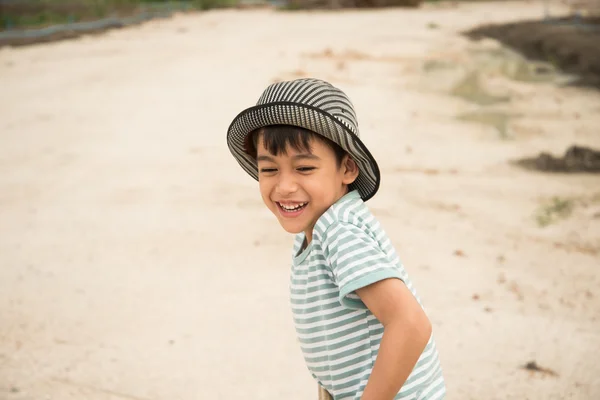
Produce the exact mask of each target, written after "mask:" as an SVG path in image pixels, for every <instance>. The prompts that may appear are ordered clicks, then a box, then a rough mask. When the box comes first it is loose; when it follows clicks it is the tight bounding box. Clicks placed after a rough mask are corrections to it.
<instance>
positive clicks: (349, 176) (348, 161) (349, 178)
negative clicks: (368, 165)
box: [342, 154, 358, 185]
mask: <svg viewBox="0 0 600 400" xmlns="http://www.w3.org/2000/svg"><path fill="white" fill-rule="evenodd" d="M342 172H343V173H344V177H343V178H342V182H343V183H344V184H346V185H349V184H351V183H353V182H354V181H355V180H356V178H357V177H358V165H356V162H355V161H354V160H353V159H352V157H350V155H349V154H346V155H345V156H344V158H343V159H342Z"/></svg>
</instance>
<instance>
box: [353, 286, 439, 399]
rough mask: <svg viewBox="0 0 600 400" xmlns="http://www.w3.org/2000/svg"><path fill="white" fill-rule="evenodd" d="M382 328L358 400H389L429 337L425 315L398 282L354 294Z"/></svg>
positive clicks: (410, 294) (367, 287)
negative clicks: (363, 387) (362, 390)
mask: <svg viewBox="0 0 600 400" xmlns="http://www.w3.org/2000/svg"><path fill="white" fill-rule="evenodd" d="M356 294H358V296H359V297H360V298H361V300H362V302H363V303H364V304H365V305H366V306H367V307H368V308H369V310H370V311H371V312H372V313H373V315H374V316H375V317H376V318H377V319H378V320H379V322H381V324H382V325H383V327H384V331H383V337H382V338H381V344H380V346H379V353H378V355H377V359H376V360H375V365H374V367H373V371H372V373H371V376H370V377H369V381H368V382H367V386H366V387H365V390H364V392H363V395H362V398H361V399H362V400H392V399H393V398H394V397H395V396H396V395H397V394H398V392H399V391H400V388H401V387H402V385H404V382H406V379H408V376H409V375H410V373H411V372H412V370H413V368H414V366H415V364H416V363H417V361H418V360H419V357H420V355H421V353H422V352H423V349H425V346H426V345H427V342H428V341H429V338H430V336H431V323H430V322H429V319H428V318H427V315H425V312H424V311H423V309H422V308H421V306H420V305H419V303H418V302H417V300H416V299H415V297H414V296H413V295H412V293H411V292H410V290H408V288H407V287H406V285H405V284H404V282H402V281H401V280H399V279H385V280H382V281H379V282H376V283H373V284H371V285H369V286H366V287H364V288H361V289H357V290H356Z"/></svg>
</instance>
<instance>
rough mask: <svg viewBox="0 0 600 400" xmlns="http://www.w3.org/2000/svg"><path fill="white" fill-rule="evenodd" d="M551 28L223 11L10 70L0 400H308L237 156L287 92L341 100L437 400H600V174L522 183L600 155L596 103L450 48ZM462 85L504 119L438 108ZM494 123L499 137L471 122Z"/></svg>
mask: <svg viewBox="0 0 600 400" xmlns="http://www.w3.org/2000/svg"><path fill="white" fill-rule="evenodd" d="M556 7H558V6H556ZM556 7H555V9H554V11H556V10H557V8H556ZM558 11H561V9H558ZM540 14H541V5H540V4H538V3H535V4H534V3H506V2H503V3H501V4H500V3H485V4H463V5H460V6H459V7H455V6H451V5H448V4H441V5H439V6H435V7H434V6H429V7H424V8H423V9H420V10H382V11H364V12H354V11H352V12H337V13H327V12H323V13H277V12H273V11H269V10H251V11H218V12H207V13H204V14H197V15H185V16H184V15H182V16H177V17H176V18H174V19H172V20H161V21H155V22H151V23H148V24H145V25H143V26H139V27H135V28H131V29H126V30H120V31H113V32H109V33H107V34H105V35H102V36H97V37H84V38H81V39H78V40H73V41H65V42H58V43H53V44H48V45H36V46H32V47H25V48H18V49H10V48H5V49H2V50H0V88H1V93H2V96H0V135H1V136H0V141H1V145H0V399H2V400H17V399H19V400H25V399H27V400H29V399H32V400H33V399H35V400H38V399H61V400H62V399H91V400H96V399H110V400H118V399H138V400H142V399H143V400H159V399H169V400H173V399H186V400H187V399H233V398H246V399H288V400H292V399H302V400H305V399H311V398H315V396H316V390H315V385H314V383H313V382H312V380H311V378H310V376H309V374H308V373H307V371H306V368H305V366H304V364H303V361H302V357H301V354H300V351H299V349H298V347H297V344H296V339H295V335H294V331H293V326H292V321H291V315H290V312H289V309H288V300H287V288H288V271H289V264H290V246H291V239H292V238H291V237H290V236H288V235H287V234H285V233H284V232H283V231H282V230H281V228H280V227H279V226H278V224H277V222H276V220H275V219H274V217H272V216H271V215H270V214H269V212H268V211H267V210H266V208H265V207H263V205H262V203H261V201H260V197H259V194H258V190H257V185H256V183H255V182H254V181H252V180H251V179H250V178H249V177H248V176H246V175H245V174H244V173H243V171H242V170H241V169H240V168H239V167H238V166H237V164H236V163H235V162H234V160H233V159H232V157H231V156H230V154H229V153H228V150H227V148H226V146H225V131H226V128H227V126H228V124H229V122H230V120H231V119H232V118H233V117H234V116H235V115H236V114H237V112H238V111H240V110H241V109H242V108H244V107H246V106H249V105H251V104H253V103H255V102H256V100H257V99H258V96H259V94H260V93H261V91H262V90H263V88H264V87H265V86H266V85H267V84H269V83H270V82H272V81H273V80H276V79H283V78H291V77H296V76H315V77H320V78H324V79H328V80H331V81H332V83H334V84H336V85H338V86H340V87H342V88H343V89H344V90H345V91H346V92H347V93H348V94H349V95H350V96H351V98H352V99H353V100H354V103H355V105H356V107H357V110H358V115H359V119H360V123H361V129H362V134H363V136H364V138H365V139H364V140H365V141H366V143H367V144H368V146H370V148H371V151H372V152H373V154H374V155H375V156H376V157H377V158H378V159H379V161H380V166H381V169H382V173H383V181H382V186H381V189H380V191H379V194H378V195H377V196H376V197H375V198H374V199H373V200H371V201H370V202H369V204H370V206H371V207H372V209H373V211H374V213H375V214H376V215H377V216H378V217H379V218H380V219H381V221H382V224H383V226H384V227H385V229H386V230H387V232H388V234H389V235H390V236H391V238H392V240H393V242H394V243H395V245H396V246H397V248H398V252H399V254H400V255H401V258H402V259H403V262H404V263H405V265H406V268H407V269H408V271H409V273H410V274H411V276H412V278H413V280H414V281H415V283H416V285H417V288H418V290H419V293H420V295H421V296H422V298H423V300H424V302H425V304H426V307H427V308H428V311H429V313H430V316H431V319H432V321H433V324H434V329H435V334H436V336H437V341H438V345H439V349H440V352H441V357H442V362H443V367H444V369H445V375H446V378H447V383H448V387H449V396H448V398H449V399H598V398H600V364H599V363H598V359H599V358H600V290H598V288H600V274H599V272H600V178H599V177H598V176H597V175H596V176H593V175H556V174H555V175H548V174H542V173H536V172H531V171H524V170H521V169H518V168H516V167H514V166H512V165H511V164H510V160H512V159H515V158H518V157H523V156H531V155H535V154H537V153H538V152H540V151H551V152H555V153H557V154H558V153H562V152H563V151H564V150H565V149H566V147H567V146H568V145H570V144H572V143H578V144H584V145H585V144H587V145H592V146H595V147H599V146H600V136H599V135H598V126H599V125H600V93H598V92H594V91H591V90H584V89H580V88H573V87H561V86H560V85H558V84H556V83H555V82H554V81H546V82H537V83H534V82H523V81H519V80H515V79H512V78H511V77H510V76H509V75H510V74H508V75H507V74H506V73H505V72H506V71H505V70H506V68H505V67H502V68H498V67H497V66H498V63H499V62H500V64H502V63H503V62H504V61H506V60H508V59H509V58H510V57H513V59H514V55H512V56H510V57H509V53H506V52H505V51H504V50H502V49H500V48H499V46H498V44H496V43H495V42H491V41H483V42H478V43H474V42H470V41H469V40H467V39H466V38H464V37H462V36H460V35H459V34H458V32H459V31H462V30H465V29H468V28H471V27H474V26H476V25H478V24H483V23H493V22H502V21H513V20H518V19H520V18H528V17H537V16H539V15H540ZM486 55H487V56H486ZM486 57H487V58H486ZM494 57H495V60H496V61H494V62H493V63H491V64H490V63H487V61H486V60H488V61H489V59H490V58H494ZM482 60H483V61H482ZM498 60H500V61H498ZM502 60H504V61H502ZM486 63H487V64H486ZM485 65H487V66H485ZM503 65H504V64H503ZM486 68H487V69H486ZM473 69H479V72H477V74H479V75H477V76H479V78H480V79H482V81H483V82H484V86H485V90H486V91H487V92H489V93H488V95H487V96H488V97H487V98H488V100H489V99H492V100H494V99H496V100H497V99H503V100H504V101H502V100H498V101H483V102H480V104H477V103H474V102H471V101H468V100H467V99H465V98H463V97H460V96H455V95H453V94H452V89H453V87H455V86H456V85H459V86H460V82H462V81H461V80H462V79H465V77H467V78H468V77H469V76H472V75H470V74H472V73H473ZM501 70H502V71H501ZM557 79H559V80H560V79H563V78H561V77H559V78H557ZM454 93H459V94H460V91H459V92H456V91H454ZM482 103H485V104H487V105H485V104H482ZM482 112H483V113H485V112H496V113H499V114H498V115H504V116H506V115H509V116H510V118H509V119H506V118H505V119H504V120H503V121H505V122H506V123H505V124H504V125H502V126H500V125H495V126H492V125H490V124H487V123H477V122H474V121H473V120H472V119H471V120H469V119H468V118H462V117H461V116H464V115H474V114H473V113H475V114H477V113H482ZM477 115H479V114H477ZM499 126H500V127H499ZM553 197H559V198H560V199H562V200H561V201H562V202H563V204H564V203H566V204H568V206H569V207H567V208H569V209H570V210H571V214H570V216H568V217H566V218H562V219H561V218H558V219H556V220H555V221H554V220H552V216H553V215H554V214H552V212H551V211H552V210H551V208H550V207H549V206H548V205H547V204H549V203H548V202H549V201H551V199H552V198H553ZM559 208H560V207H559ZM563 209H564V207H563ZM536 216H537V217H538V218H536ZM540 216H541V217H540ZM540 218H542V219H540ZM544 218H545V219H544ZM544 221H545V222H548V221H550V223H549V224H547V226H542V225H543V223H542V222H544ZM530 361H535V362H536V363H537V365H539V366H541V367H542V368H547V369H549V370H551V371H547V372H533V371H527V370H525V369H522V368H521V367H522V366H523V365H525V364H526V363H528V362H530Z"/></svg>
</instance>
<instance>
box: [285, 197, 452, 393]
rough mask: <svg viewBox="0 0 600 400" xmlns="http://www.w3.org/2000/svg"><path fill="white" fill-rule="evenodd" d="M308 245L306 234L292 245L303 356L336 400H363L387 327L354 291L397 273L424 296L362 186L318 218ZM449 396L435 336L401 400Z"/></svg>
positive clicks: (293, 296) (293, 288)
mask: <svg viewBox="0 0 600 400" xmlns="http://www.w3.org/2000/svg"><path fill="white" fill-rule="evenodd" d="M303 243H304V233H300V234H298V235H297V236H296V240H295V243H294V257H293V265H292V271H291V287H290V297H291V305H292V314H293V317H294V323H295V327H296V332H297V335H298V339H299V341H300V346H301V348H302V353H303V355H304V359H305V361H306V364H307V366H308V369H309V371H310V372H311V374H312V376H313V377H314V378H315V379H316V380H317V382H318V383H319V384H320V385H321V386H323V387H324V388H325V389H327V391H328V392H329V393H331V395H332V396H333V398H334V399H335V400H339V399H356V400H358V399H360V397H361V395H362V393H363V391H364V389H365V386H366V384H367V381H368V379H369V376H370V375H371V371H372V369H373V364H374V362H375V359H376V357H377V352H378V351H379V343H380V341H381V337H382V335H383V326H382V325H381V323H380V322H379V321H378V320H377V318H375V316H374V315H373V314H372V313H371V312H370V311H369V310H368V308H367V307H366V306H365V305H364V303H362V301H361V300H360V298H359V297H358V296H357V295H356V293H355V290H357V289H360V288H362V287H365V286H368V285H370V284H372V283H375V282H377V281H380V280H382V279H387V278H397V279H401V280H402V281H403V282H404V283H405V284H406V286H407V287H408V289H409V290H410V291H411V292H412V294H413V295H414V296H415V298H417V300H418V301H419V304H420V300H419V298H418V297H417V294H416V291H415V289H414V287H413V285H412V284H411V282H410V280H409V278H408V276H407V274H406V271H405V270H404V268H403V267H402V264H401V263H400V260H399V259H398V256H397V255H396V252H395V250H394V248H393V247H392V245H391V243H390V240H389V239H388V237H387V235H386V234H385V233H384V231H383V230H382V228H381V227H380V225H379V222H378V221H377V220H376V219H375V217H374V216H373V215H372V214H371V212H370V211H369V209H368V208H367V206H366V205H365V203H364V202H363V201H362V199H361V198H360V195H359V193H358V192H356V191H353V192H350V193H348V194H346V195H345V196H344V197H342V198H341V199H340V200H338V201H337V202H336V203H335V204H334V205H332V206H331V207H330V208H329V209H328V210H327V211H326V212H325V213H324V214H323V215H322V216H321V217H320V218H319V220H318V221H317V223H316V224H315V228H314V231H313V238H312V241H311V242H310V243H309V245H308V246H307V247H306V249H304V250H302V245H303ZM445 394H446V386H445V383H444V378H443V376H442V370H441V366H440V362H439V358H438V352H437V349H436V347H435V343H434V341H433V336H432V337H431V338H430V339H429V342H428V343H427V346H426V347H425V349H424V350H423V353H422V354H421V356H420V358H419V360H418V362H417V364H416V365H415V367H414V369H413V371H412V372H411V374H410V376H409V377H408V379H407V380H406V382H405V383H404V386H402V388H401V390H400V392H399V393H398V395H397V396H396V397H395V399H403V400H404V399H415V400H437V399H443V398H444V396H445Z"/></svg>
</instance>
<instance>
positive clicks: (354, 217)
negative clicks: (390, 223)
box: [313, 191, 379, 239]
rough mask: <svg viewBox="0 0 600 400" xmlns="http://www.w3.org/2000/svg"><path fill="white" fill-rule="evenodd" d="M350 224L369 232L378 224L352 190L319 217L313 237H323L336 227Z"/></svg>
mask: <svg viewBox="0 0 600 400" xmlns="http://www.w3.org/2000/svg"><path fill="white" fill-rule="evenodd" d="M340 226H352V227H353V228H354V229H356V230H360V231H363V232H365V233H370V231H371V230H373V229H374V228H376V227H378V226H379V224H378V222H377V221H376V219H375V217H374V216H373V214H372V213H371V211H370V210H369V208H368V207H367V205H366V204H365V202H364V201H363V200H362V198H361V197H360V194H359V193H358V192H356V191H352V192H350V193H348V194H346V195H345V196H343V197H342V198H341V199H340V200H338V201H337V202H336V203H335V204H333V205H332V206H331V207H329V209H328V210H327V211H326V212H324V213H323V215H321V217H319V219H318V220H317V222H316V224H315V228H314V234H313V239H314V238H315V237H316V238H317V239H323V238H325V237H326V236H328V234H329V233H330V232H331V231H333V230H334V229H335V228H336V227H340Z"/></svg>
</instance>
